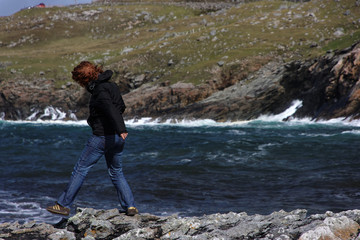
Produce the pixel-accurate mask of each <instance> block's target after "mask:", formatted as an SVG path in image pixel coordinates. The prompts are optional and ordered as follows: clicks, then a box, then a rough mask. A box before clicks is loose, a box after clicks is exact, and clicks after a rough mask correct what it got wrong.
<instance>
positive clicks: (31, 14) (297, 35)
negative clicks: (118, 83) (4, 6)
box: [0, 0, 360, 87]
mask: <svg viewBox="0 0 360 240" xmlns="http://www.w3.org/2000/svg"><path fill="white" fill-rule="evenodd" d="M218 4H220V3H218ZM359 4H360V3H359V1H354V0H342V1H334V0H325V1H324V0H318V1H316V0H312V1H309V2H303V3H301V2H300V3H295V2H289V1H280V0H272V1H256V2H249V3H239V4H232V7H230V8H223V9H221V10H218V11H214V9H211V8H208V9H207V8H199V7H196V5H195V7H192V5H191V4H189V3H174V2H173V3H171V2H165V3H163V4H160V3H155V2H151V1H149V2H147V1H145V2H138V3H137V2H132V3H127V4H125V3H122V2H116V1H114V2H103V3H101V2H97V3H93V4H90V5H79V6H70V7H62V8H59V7H52V8H45V9H30V10H23V11H20V12H18V13H16V14H14V15H12V16H10V17H1V18H0V75H1V77H0V80H3V81H6V80H7V79H9V78H13V77H14V76H15V75H20V76H24V77H26V78H27V79H29V78H30V79H31V78H34V79H35V78H36V77H38V76H39V74H41V75H42V76H44V77H46V78H48V79H54V80H55V81H56V82H57V86H59V87H60V86H61V85H63V84H64V83H65V82H67V81H69V80H70V78H71V75H70V71H71V70H72V68H73V67H74V66H75V65H76V64H77V63H79V62H80V61H82V60H90V61H94V62H96V63H98V64H104V65H105V67H112V68H114V69H116V70H117V71H118V72H119V73H123V75H125V74H126V73H131V74H134V75H137V74H146V75H147V76H148V81H151V82H165V81H169V82H170V83H175V82H179V81H181V82H190V83H194V84H195V85H197V84H201V83H204V82H206V81H211V80H214V79H216V78H218V77H219V76H220V75H231V74H237V73H239V72H241V73H242V74H245V75H246V74H247V73H248V72H251V71H253V70H254V69H257V68H256V67H254V66H256V65H263V64H265V63H267V62H268V61H269V60H271V59H274V58H282V59H284V61H290V60H296V59H304V58H310V57H314V56H318V55H323V54H324V53H326V52H327V51H329V50H335V49H341V48H344V47H347V46H350V45H351V44H353V43H354V42H356V41H357V40H359V39H360V30H359V26H360V7H359V6H358V5H359Z"/></svg>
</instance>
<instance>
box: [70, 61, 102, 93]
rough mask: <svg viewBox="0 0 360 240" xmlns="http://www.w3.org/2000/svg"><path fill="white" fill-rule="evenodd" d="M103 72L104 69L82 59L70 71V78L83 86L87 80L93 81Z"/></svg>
mask: <svg viewBox="0 0 360 240" xmlns="http://www.w3.org/2000/svg"><path fill="white" fill-rule="evenodd" d="M103 72H104V70H103V69H102V68H101V67H99V66H97V65H94V64H92V63H91V62H88V61H82V62H81V63H80V64H79V65H77V66H76V67H75V68H74V70H73V71H72V72H71V73H72V79H74V81H75V82H77V83H78V84H79V85H80V86H82V87H85V86H86V85H87V84H88V83H89V82H91V81H95V80H96V79H97V78H98V75H99V74H100V73H103Z"/></svg>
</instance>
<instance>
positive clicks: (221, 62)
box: [217, 61, 225, 67]
mask: <svg viewBox="0 0 360 240" xmlns="http://www.w3.org/2000/svg"><path fill="white" fill-rule="evenodd" d="M224 64H225V62H224V61H219V62H217V65H218V66H219V67H222V66H224Z"/></svg>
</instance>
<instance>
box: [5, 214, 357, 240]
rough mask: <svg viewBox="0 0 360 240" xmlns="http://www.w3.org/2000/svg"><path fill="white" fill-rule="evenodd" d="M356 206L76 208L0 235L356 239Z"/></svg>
mask: <svg viewBox="0 0 360 240" xmlns="http://www.w3.org/2000/svg"><path fill="white" fill-rule="evenodd" d="M359 223H360V210H357V209H354V210H348V211H343V212H339V213H333V212H330V211H327V212H325V213H323V214H313V215H309V216H307V211H306V210H305V209H296V210H293V211H291V212H285V211H283V210H280V211H276V212H273V213H271V214H269V215H259V214H255V215H248V214H247V213H245V212H240V213H234V212H229V213H225V214H220V213H216V214H209V215H203V216H200V217H179V216H177V215H171V216H165V217H162V216H155V215H151V214H146V213H144V214H143V213H141V214H139V215H136V216H134V217H128V216H126V215H125V214H123V213H119V211H118V209H110V210H96V209H92V208H78V209H77V213H76V214H75V215H74V216H71V217H70V218H69V219H68V220H67V221H63V222H62V223H61V222H60V223H59V224H58V225H57V226H56V227H57V228H55V227H54V226H53V225H50V224H46V223H37V222H35V221H32V222H26V223H24V224H19V223H18V222H14V223H2V224H0V239H38V240H41V239H53V240H55V239H59V240H60V239H63V240H65V239H69V240H75V239H86V240H90V239H116V240H120V239H139V240H140V239H259V240H260V239H262V240H265V239H279V240H283V239H300V240H310V239H311V240H316V239H319V240H320V239H333V240H340V239H344V240H345V239H347V240H355V239H359V238H360V234H359V233H358V232H359V230H360V225H359Z"/></svg>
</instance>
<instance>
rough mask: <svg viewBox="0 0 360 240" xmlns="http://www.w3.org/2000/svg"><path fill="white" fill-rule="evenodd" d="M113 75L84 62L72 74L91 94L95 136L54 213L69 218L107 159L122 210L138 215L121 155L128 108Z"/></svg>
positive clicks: (90, 122) (125, 134) (89, 122)
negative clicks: (95, 171) (91, 174)
mask: <svg viewBox="0 0 360 240" xmlns="http://www.w3.org/2000/svg"><path fill="white" fill-rule="evenodd" d="M112 74H113V72H112V71H110V70H107V71H105V72H104V71H103V70H102V69H101V68H100V67H98V66H95V65H94V64H92V63H90V62H88V61H83V62H81V63H80V64H79V65H78V66H76V67H75V68H74V70H73V71H72V78H73V79H74V80H75V82H77V83H78V84H79V85H80V86H82V87H85V88H86V89H87V90H88V91H89V92H90V93H91V99H90V103H89V110H90V116H89V118H88V120H87V121H88V124H89V125H90V127H91V128H92V132H93V135H92V136H91V137H90V138H89V140H88V142H87V144H86V146H85V148H84V150H83V151H82V153H81V155H80V157H79V160H78V162H77V163H76V165H75V167H74V170H73V172H72V176H71V179H70V183H69V185H68V186H67V188H66V189H65V191H64V192H63V193H62V194H61V196H60V198H59V199H58V201H57V202H56V204H55V205H54V206H50V207H48V208H47V210H48V211H49V212H51V213H56V214H61V215H65V216H67V215H69V213H70V206H71V205H72V203H73V201H74V199H75V197H76V195H77V193H78V192H79V190H80V187H81V185H82V184H83V182H84V179H85V177H86V175H87V173H88V171H89V170H90V168H91V167H92V166H94V165H95V163H97V161H98V160H99V159H100V158H101V157H102V156H104V155H105V159H106V164H107V168H108V172H109V175H110V178H111V180H112V182H113V184H114V186H115V188H116V191H117V195H118V198H119V201H120V205H121V207H122V208H123V209H124V210H125V211H126V214H127V215H129V216H134V215H135V214H137V213H138V210H137V209H136V207H135V203H134V197H133V194H132V192H131V189H130V187H129V185H128V183H127V181H126V179H125V177H124V175H123V172H122V161H121V154H122V151H123V148H124V144H125V139H126V137H127V135H128V133H127V131H126V127H125V123H124V119H123V117H122V113H123V112H124V110H125V104H124V101H123V99H122V97H121V94H120V91H119V88H118V86H117V85H116V84H115V83H112V82H109V80H110V79H111V76H112Z"/></svg>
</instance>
